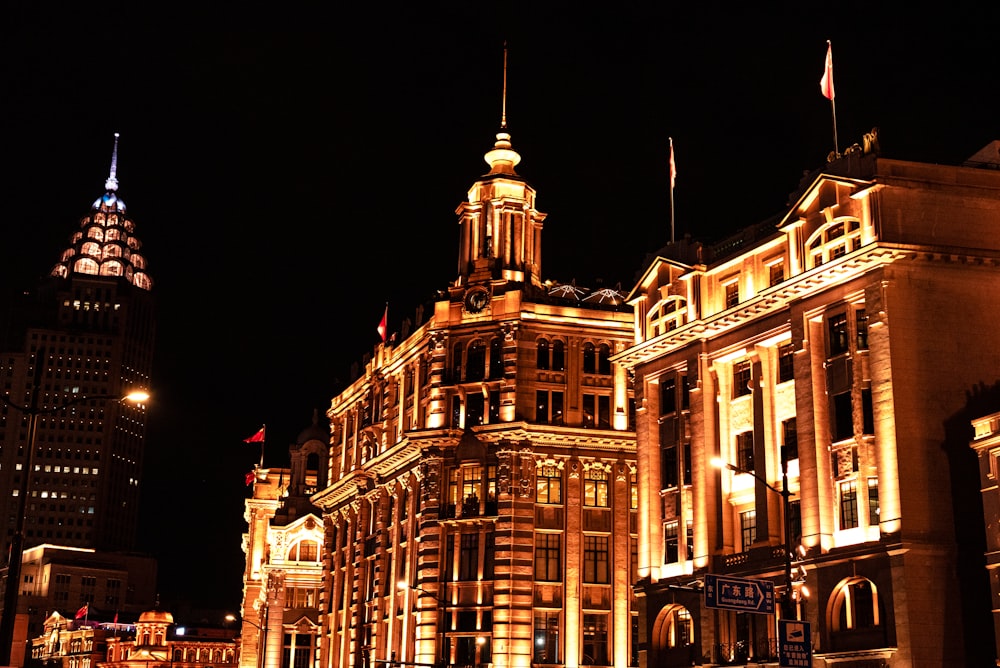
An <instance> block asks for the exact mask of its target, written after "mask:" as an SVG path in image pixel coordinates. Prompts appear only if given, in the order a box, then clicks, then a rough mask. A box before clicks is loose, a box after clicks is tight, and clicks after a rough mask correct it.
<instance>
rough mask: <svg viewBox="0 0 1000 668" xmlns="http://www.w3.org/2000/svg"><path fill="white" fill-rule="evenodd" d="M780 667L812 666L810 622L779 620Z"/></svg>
mask: <svg viewBox="0 0 1000 668" xmlns="http://www.w3.org/2000/svg"><path fill="white" fill-rule="evenodd" d="M778 665H779V666H789V667H790V668H794V667H796V666H806V667H808V666H811V665H812V638H811V634H810V630H809V622H798V621H795V620H794V619H779V620H778Z"/></svg>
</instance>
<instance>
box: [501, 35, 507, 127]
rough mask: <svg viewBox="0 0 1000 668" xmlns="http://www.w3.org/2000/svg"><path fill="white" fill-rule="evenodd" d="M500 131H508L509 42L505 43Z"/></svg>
mask: <svg viewBox="0 0 1000 668" xmlns="http://www.w3.org/2000/svg"><path fill="white" fill-rule="evenodd" d="M500 129H501V130H506V129H507V42H506V40H505V41H504V43H503V95H502V96H501V104H500Z"/></svg>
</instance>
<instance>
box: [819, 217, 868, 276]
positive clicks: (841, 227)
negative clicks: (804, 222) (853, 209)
mask: <svg viewBox="0 0 1000 668" xmlns="http://www.w3.org/2000/svg"><path fill="white" fill-rule="evenodd" d="M859 248H861V223H860V222H858V221H856V220H850V219H849V220H838V221H836V222H833V223H830V224H829V225H826V226H825V227H823V228H821V229H819V230H817V232H816V233H815V234H814V235H813V236H812V237H810V238H809V240H808V241H807V242H806V258H807V259H806V264H807V267H806V268H807V269H812V268H813V267H818V266H820V265H821V264H823V263H825V262H830V261H831V260H835V259H837V258H838V257H840V256H841V255H847V254H848V253H850V252H851V251H855V250H857V249H859Z"/></svg>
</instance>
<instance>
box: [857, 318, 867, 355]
mask: <svg viewBox="0 0 1000 668" xmlns="http://www.w3.org/2000/svg"><path fill="white" fill-rule="evenodd" d="M854 331H855V332H857V337H856V339H855V341H856V345H857V347H858V350H868V312H867V311H865V309H863V308H859V309H857V310H855V311H854Z"/></svg>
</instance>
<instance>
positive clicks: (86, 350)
mask: <svg viewBox="0 0 1000 668" xmlns="http://www.w3.org/2000/svg"><path fill="white" fill-rule="evenodd" d="M116 167H117V139H116V140H115V149H114V153H113V157H112V162H111V171H110V175H109V177H108V179H107V181H106V183H105V192H104V194H103V195H102V196H101V197H99V198H98V199H97V200H96V201H95V202H94V204H93V206H92V207H91V210H90V213H89V214H88V215H86V216H85V217H84V218H82V219H81V220H80V224H79V229H78V231H76V232H75V233H73V235H72V236H71V238H70V241H69V244H68V246H67V247H66V248H65V250H63V252H62V254H61V255H60V256H59V259H58V261H57V262H56V263H55V265H54V267H53V268H52V270H51V272H50V274H49V276H48V277H46V278H45V279H43V281H41V283H40V284H39V286H38V289H37V290H36V291H33V292H31V293H27V294H25V295H20V296H18V297H17V298H16V299H15V302H14V303H13V304H12V305H11V309H10V319H9V320H8V321H6V322H5V323H4V324H5V327H4V329H3V331H2V341H0V345H2V347H0V350H2V351H4V352H3V353H0V382H2V392H3V394H4V396H5V397H6V398H7V401H9V402H11V403H13V404H14V406H10V405H9V404H7V403H4V404H2V405H0V489H2V490H4V493H3V494H0V544H2V554H3V555H4V559H5V560H6V558H7V555H8V554H9V553H10V552H9V551H10V544H11V539H12V537H13V536H14V533H15V530H16V528H17V523H18V518H19V517H20V513H19V501H20V499H19V496H20V491H21V490H23V489H24V485H25V483H26V477H27V476H29V475H30V477H31V481H30V493H29V498H27V500H26V505H25V508H26V512H25V516H24V517H25V519H24V524H23V528H24V534H23V536H24V546H25V547H26V548H27V547H31V546H34V545H39V544H41V543H49V544H55V545H60V546H67V547H79V548H93V549H97V550H132V549H134V548H135V540H136V533H137V531H138V526H139V516H138V512H139V493H140V481H141V478H142V461H143V443H144V439H145V429H146V410H145V406H144V405H141V404H131V403H128V402H122V401H115V400H114V399H113V398H111V397H121V396H123V395H125V394H127V393H129V392H131V391H133V390H139V389H142V390H148V389H149V387H150V372H151V369H152V356H153V338H154V322H155V321H154V305H153V301H152V296H151V292H150V291H151V288H152V281H151V279H150V276H149V274H148V273H147V271H146V260H145V257H144V255H143V253H142V244H141V243H140V242H139V240H138V238H137V237H136V230H135V223H134V222H133V221H132V219H131V218H130V217H129V216H128V215H127V213H126V208H125V203H124V202H123V201H122V199H121V198H120V197H119V196H118V180H117V177H116ZM83 397H100V398H98V399H92V400H83ZM35 409H37V411H35ZM32 412H37V416H38V419H37V428H36V433H35V436H34V443H35V448H34V453H33V455H32V460H33V461H32V465H31V469H32V470H31V471H26V470H25V468H26V459H27V444H28V441H29V439H30V438H31V437H30V436H29V423H30V420H29V414H30V413H32ZM5 567H6V564H5ZM5 573H6V571H5ZM4 580H6V576H4ZM21 584H22V585H24V586H25V587H26V590H29V589H31V588H32V587H31V584H32V583H30V582H22V583H21ZM28 593H30V591H29V592H28ZM26 612H27V611H26V610H20V609H19V613H18V614H19V615H20V614H22V613H26ZM43 620H44V610H42V611H37V610H36V611H34V616H33V617H32V620H31V625H30V628H27V633H28V634H35V633H38V632H39V630H40V626H39V625H40V624H41V622H42V621H43ZM22 621H23V620H21V619H20V618H19V620H18V628H19V629H24V628H26V627H25V626H24V625H23V624H22ZM28 637H29V636H28V635H23V634H19V635H17V636H16V637H15V643H14V659H13V660H12V662H13V663H15V665H20V664H19V661H20V659H21V652H22V651H23V648H24V642H25V641H26V640H27V638H28Z"/></svg>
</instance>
